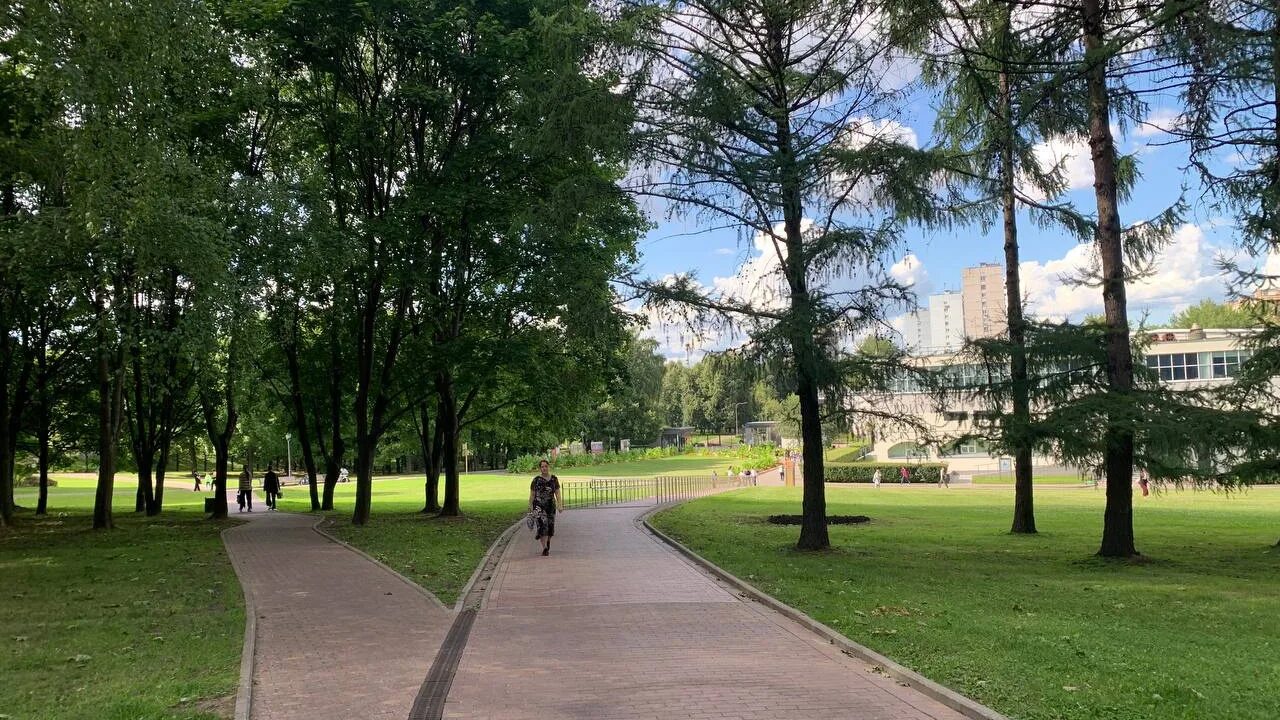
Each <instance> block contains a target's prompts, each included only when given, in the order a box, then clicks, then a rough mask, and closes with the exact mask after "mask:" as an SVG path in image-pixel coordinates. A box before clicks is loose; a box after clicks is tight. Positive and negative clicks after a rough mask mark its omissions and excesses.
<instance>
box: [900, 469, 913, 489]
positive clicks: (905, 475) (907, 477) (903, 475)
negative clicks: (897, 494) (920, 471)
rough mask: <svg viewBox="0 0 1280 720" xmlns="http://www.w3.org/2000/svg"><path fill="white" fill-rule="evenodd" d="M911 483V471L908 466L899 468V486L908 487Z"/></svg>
mask: <svg viewBox="0 0 1280 720" xmlns="http://www.w3.org/2000/svg"><path fill="white" fill-rule="evenodd" d="M909 482H911V471H910V470H908V469H907V466H906V465H903V466H902V467H900V468H898V484H899V485H906V484H907V483H909Z"/></svg>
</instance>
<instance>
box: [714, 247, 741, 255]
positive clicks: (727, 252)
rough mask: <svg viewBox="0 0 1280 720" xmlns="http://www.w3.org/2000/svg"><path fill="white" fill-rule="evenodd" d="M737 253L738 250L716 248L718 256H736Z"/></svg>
mask: <svg viewBox="0 0 1280 720" xmlns="http://www.w3.org/2000/svg"><path fill="white" fill-rule="evenodd" d="M735 252H737V251H736V250H734V249H733V248H727V247H722V248H716V254H717V255H732V254H734V253H735Z"/></svg>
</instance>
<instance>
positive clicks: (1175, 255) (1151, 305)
mask: <svg viewBox="0 0 1280 720" xmlns="http://www.w3.org/2000/svg"><path fill="white" fill-rule="evenodd" d="M1218 256H1219V250H1218V248H1216V247H1214V246H1213V245H1211V244H1209V243H1208V242H1207V241H1206V240H1205V237H1204V231H1203V230H1201V229H1200V227H1199V226H1197V225H1183V226H1181V227H1179V228H1178V229H1177V230H1176V231H1175V232H1174V234H1173V237H1172V238H1171V239H1170V241H1169V244H1168V245H1167V246H1166V247H1165V248H1164V249H1163V250H1162V251H1161V252H1160V254H1159V256H1158V257H1157V258H1155V261H1154V262H1153V263H1152V266H1151V267H1152V271H1151V273H1150V274H1149V275H1147V276H1145V277H1142V278H1139V279H1138V280H1137V281H1135V282H1132V283H1130V284H1129V285H1128V287H1127V288H1126V294H1127V298H1128V302H1129V310H1130V313H1131V314H1133V315H1136V314H1138V313H1140V312H1141V311H1143V310H1150V311H1151V314H1152V316H1153V317H1154V319H1156V320H1157V321H1159V320H1163V319H1164V317H1165V316H1166V315H1167V314H1169V313H1170V312H1171V311H1173V310H1175V309H1176V308H1178V307H1182V306H1186V305H1190V304H1193V303H1195V302H1197V301H1199V300H1201V299H1203V298H1206V297H1218V298H1221V297H1222V296H1223V294H1224V292H1225V287H1224V284H1225V280H1226V278H1225V277H1224V276H1223V274H1222V272H1221V270H1220V268H1218V266H1217V262H1216V260H1217V257H1218ZM1097 265H1098V262H1097V255H1096V252H1095V249H1094V246H1093V245H1092V244H1088V243H1086V244H1081V245H1076V246H1074V247H1072V248H1071V249H1070V250H1068V251H1067V253H1066V254H1065V255H1063V256H1062V257H1061V258H1057V259H1054V260H1049V261H1047V262H1043V263H1042V262H1038V261H1028V262H1024V263H1022V265H1021V266H1020V270H1021V273H1022V287H1023V288H1025V289H1026V290H1025V293H1026V298H1027V301H1028V305H1029V309H1030V312H1031V313H1032V314H1033V315H1035V316H1037V317H1041V318H1049V319H1063V318H1068V317H1069V318H1072V319H1079V318H1080V317H1081V316H1083V315H1085V314H1088V313H1098V312H1101V311H1102V290H1101V289H1100V288H1098V287H1089V286H1084V285H1078V284H1074V283H1071V282H1069V281H1070V280H1071V279H1073V278H1079V277H1080V276H1081V275H1082V274H1084V273H1086V272H1091V271H1094V269H1095V268H1096V267H1097Z"/></svg>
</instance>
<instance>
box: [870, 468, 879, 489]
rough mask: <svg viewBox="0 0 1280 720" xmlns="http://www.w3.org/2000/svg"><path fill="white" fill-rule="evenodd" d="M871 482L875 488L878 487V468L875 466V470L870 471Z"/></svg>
mask: <svg viewBox="0 0 1280 720" xmlns="http://www.w3.org/2000/svg"><path fill="white" fill-rule="evenodd" d="M871 482H872V483H874V484H875V486H876V487H877V488H879V487H880V468H876V471H875V472H873V473H871Z"/></svg>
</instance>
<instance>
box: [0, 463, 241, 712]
mask: <svg viewBox="0 0 1280 720" xmlns="http://www.w3.org/2000/svg"><path fill="white" fill-rule="evenodd" d="M78 492H79V491H78V490H76V489H75V488H74V487H72V488H63V487H60V488H55V489H51V491H50V515H49V516H48V517H46V518H36V517H34V516H33V515H32V514H31V513H30V512H29V511H28V512H23V513H20V514H19V516H18V524H17V526H16V527H15V528H11V529H8V530H0V577H2V578H3V583H2V585H3V588H4V597H3V603H4V610H3V612H0V642H3V643H4V645H5V646H6V652H4V653H3V654H0V677H3V678H4V686H5V687H4V692H3V693H2V694H0V697H3V701H2V702H0V713H2V714H3V716H4V717H12V718H14V719H15V720H17V719H18V718H42V719H44V718H59V719H68V720H71V719H78V718H84V719H86V720H89V719H92V720H139V719H146V720H149V719H152V718H154V719H157V720H159V719H161V718H163V719H165V720H174V719H176V718H181V719H189V720H194V719H196V718H200V719H206V718H230V717H231V715H232V712H233V710H234V706H235V692H236V686H237V683H238V681H239V675H240V649H241V644H242V642H243V640H244V605H243V596H242V594H241V591H240V585H239V584H238V583H237V582H236V578H235V574H234V572H233V571H232V569H231V565H230V563H229V562H228V560H227V557H226V552H225V550H224V549H223V545H222V541H221V539H220V538H219V537H218V533H219V532H220V531H221V530H222V529H223V528H224V527H226V526H225V525H223V524H214V523H210V522H207V521H205V520H204V519H203V518H202V517H201V516H200V515H199V514H198V513H196V512H192V511H190V510H169V511H166V512H165V514H164V515H162V516H160V517H156V518H140V517H135V516H133V515H132V513H128V514H126V513H118V514H117V516H116V523H117V527H116V529H115V530H112V531H109V532H95V531H93V530H90V529H89V527H90V525H91V524H92V518H91V515H90V514H89V513H88V512H86V511H85V510H84V507H85V505H86V504H88V505H91V504H92V502H93V497H92V493H90V494H89V497H88V502H87V503H86V502H84V498H83V497H82V496H80V495H78V494H76V493H78ZM129 494H130V500H131V499H132V489H130V490H129ZM18 495H19V502H20V503H22V504H28V501H27V500H25V499H23V495H24V494H23V493H19V494H18ZM118 502H122V501H120V500H119V499H118ZM30 504H34V500H32V501H30ZM122 504H123V503H122Z"/></svg>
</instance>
